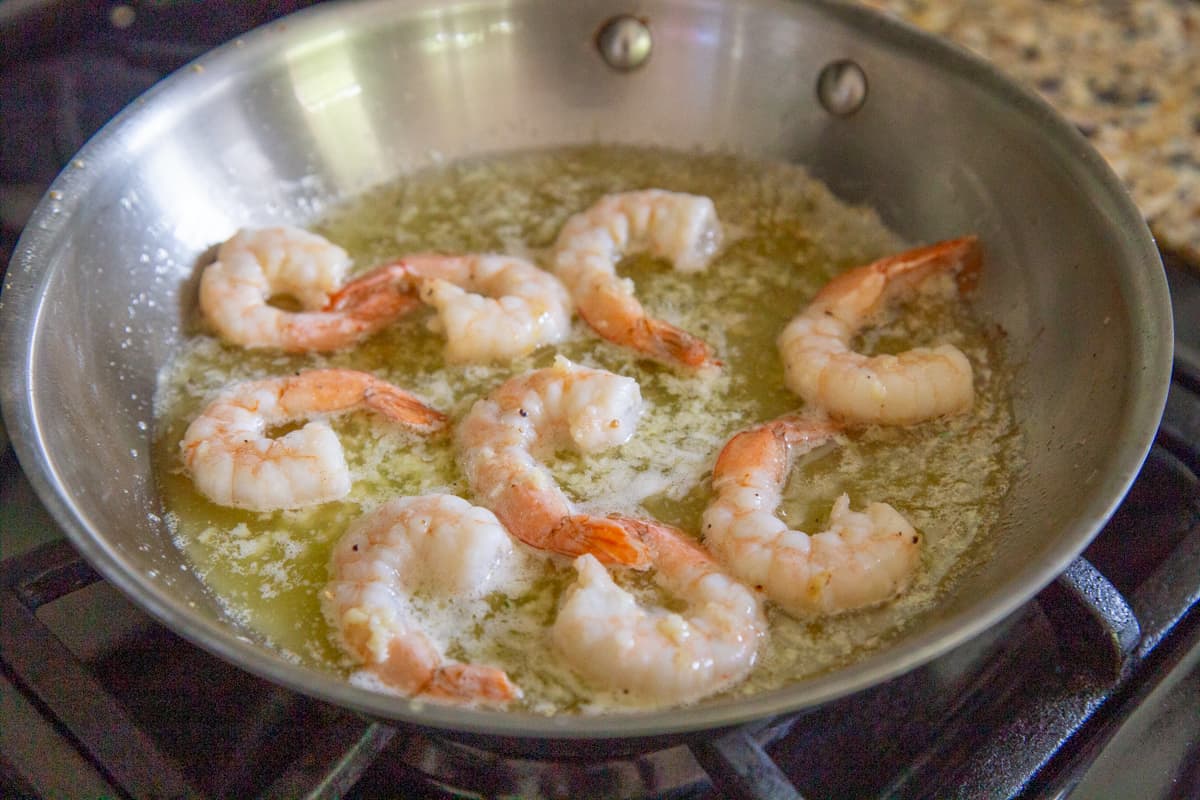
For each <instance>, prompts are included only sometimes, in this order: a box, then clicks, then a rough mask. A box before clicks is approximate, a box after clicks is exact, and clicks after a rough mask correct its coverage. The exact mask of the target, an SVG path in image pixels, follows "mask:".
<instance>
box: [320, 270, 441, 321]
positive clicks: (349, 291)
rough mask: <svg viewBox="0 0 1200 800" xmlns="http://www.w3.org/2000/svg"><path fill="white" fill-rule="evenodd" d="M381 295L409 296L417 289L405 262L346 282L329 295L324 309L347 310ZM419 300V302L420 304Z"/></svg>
mask: <svg viewBox="0 0 1200 800" xmlns="http://www.w3.org/2000/svg"><path fill="white" fill-rule="evenodd" d="M380 296H387V297H393V298H398V297H409V298H412V299H414V300H416V290H415V287H414V286H413V283H412V281H411V279H410V278H409V274H408V270H407V269H406V268H405V267H404V264H403V262H395V263H390V264H384V265H382V266H379V267H376V268H375V269H373V270H371V271H369V272H367V273H365V274H363V275H360V276H358V277H357V278H355V279H354V280H352V281H349V282H347V283H346V284H344V285H343V286H342V287H341V288H340V289H338V290H337V291H336V292H334V293H333V294H331V295H330V296H329V301H328V302H327V303H326V304H325V308H323V309H322V310H323V311H345V310H347V309H353V308H357V307H360V306H362V305H363V304H364V303H367V302H369V301H371V300H372V299H374V298H378V297H380ZM419 302H420V301H419V300H418V301H417V303H418V304H419Z"/></svg>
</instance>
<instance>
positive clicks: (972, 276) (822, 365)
mask: <svg viewBox="0 0 1200 800" xmlns="http://www.w3.org/2000/svg"><path fill="white" fill-rule="evenodd" d="M980 257H981V256H980V250H979V240H978V239H977V238H976V237H974V236H966V237H963V238H961V239H952V240H949V241H945V242H940V243H938V244H934V245H930V246H928V247H920V248H917V249H915V250H909V251H907V252H904V253H900V254H899V255H894V256H890V257H888V258H883V259H880V260H879V261H875V262H873V263H870V264H867V265H865V266H862V267H858V268H857V269H853V270H850V271H849V272H847V273H844V274H842V275H839V276H838V277H836V278H834V279H833V280H832V281H830V282H829V283H828V284H827V285H826V286H825V288H823V289H822V290H821V291H820V292H818V293H817V296H816V297H815V298H813V301H812V302H811V303H810V304H809V306H808V307H807V308H805V309H804V311H803V312H801V313H800V315H799V316H797V317H796V318H795V319H793V320H792V321H791V322H790V323H789V324H788V326H787V327H786V328H785V329H784V331H783V333H782V334H780V336H779V341H778V345H779V349H780V351H781V352H782V354H783V364H784V382H785V383H786V384H787V387H788V388H789V389H791V390H792V391H793V392H795V393H796V394H798V395H800V396H801V397H803V398H804V399H805V400H806V401H807V402H809V403H812V404H814V405H816V406H818V407H820V408H822V409H824V410H825V411H827V412H828V413H829V414H830V415H831V416H833V417H834V418H835V419H838V420H841V421H843V422H849V423H866V424H870V423H882V424H885V425H909V424H913V423H916V422H922V421H924V420H928V419H933V418H935V417H939V416H943V415H946V414H955V413H959V412H962V411H965V410H967V409H968V408H970V407H971V404H972V403H974V401H975V388H974V378H973V376H972V372H971V362H969V361H968V360H967V357H966V356H965V355H963V353H962V352H961V351H960V350H959V349H958V348H956V347H954V346H953V345H946V344H944V345H940V346H938V347H933V348H927V347H918V348H915V349H913V350H909V351H907V352H904V353H901V354H899V355H877V356H865V355H862V354H860V353H856V352H854V351H852V350H851V349H850V341H851V338H852V337H853V336H854V334H855V333H856V332H857V331H858V330H859V329H860V328H862V327H863V326H864V325H866V324H868V323H869V322H870V320H871V318H872V316H874V315H875V314H877V313H878V312H879V311H880V310H882V308H883V307H884V306H885V305H886V303H887V302H888V301H889V300H890V299H891V298H893V297H895V296H896V295H897V294H900V293H902V292H906V291H912V290H913V289H914V288H916V287H917V286H919V285H920V284H922V283H924V282H927V281H928V280H929V279H930V278H931V277H934V276H937V275H950V274H953V275H955V276H956V277H957V279H958V287H959V290H960V291H965V290H967V289H969V288H970V287H971V286H972V285H973V283H974V281H975V280H976V276H977V275H978V272H979V265H980ZM940 285H941V286H948V284H946V283H945V282H942V283H941V284H940ZM934 286H935V288H937V284H934Z"/></svg>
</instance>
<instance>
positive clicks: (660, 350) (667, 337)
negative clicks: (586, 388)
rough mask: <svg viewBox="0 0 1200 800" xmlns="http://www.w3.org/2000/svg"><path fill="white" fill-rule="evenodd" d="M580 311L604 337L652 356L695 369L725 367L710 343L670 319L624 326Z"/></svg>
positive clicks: (587, 321)
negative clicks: (671, 322) (669, 320)
mask: <svg viewBox="0 0 1200 800" xmlns="http://www.w3.org/2000/svg"><path fill="white" fill-rule="evenodd" d="M577 311H578V313H579V316H580V317H581V318H582V319H583V321H584V322H585V323H587V325H588V326H589V327H591V329H592V330H594V331H595V332H596V333H598V334H600V336H602V337H604V338H605V339H608V340H609V341H610V342H613V343H614V344H618V345H622V346H626V347H632V348H633V349H634V350H637V351H638V352H639V353H642V354H643V355H645V356H647V357H648V358H653V359H654V360H656V361H661V362H664V363H667V364H674V365H676V366H682V367H689V368H692V369H698V368H701V367H719V366H721V362H720V361H718V360H717V359H715V358H714V357H713V350H712V348H711V347H709V345H708V343H707V342H705V341H704V340H703V339H701V338H699V337H698V336H693V335H692V334H690V333H688V332H687V331H685V330H682V329H680V328H677V327H675V326H674V325H672V324H670V323H668V322H663V321H662V320H658V319H652V318H650V317H639V318H638V319H637V320H636V321H635V322H634V323H633V324H632V325H631V326H630V327H628V328H623V329H622V327H623V326H615V325H614V323H613V322H612V321H611V320H608V319H602V318H595V317H593V316H590V315H589V314H587V313H586V312H585V310H584V309H583V308H582V307H581V308H579V309H577ZM614 327H617V329H616V330H614V329H613V328H614Z"/></svg>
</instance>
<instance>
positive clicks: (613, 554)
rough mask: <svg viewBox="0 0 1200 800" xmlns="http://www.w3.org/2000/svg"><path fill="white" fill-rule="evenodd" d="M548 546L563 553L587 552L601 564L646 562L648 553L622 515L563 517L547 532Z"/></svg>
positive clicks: (644, 564)
mask: <svg viewBox="0 0 1200 800" xmlns="http://www.w3.org/2000/svg"><path fill="white" fill-rule="evenodd" d="M549 547H550V549H552V550H554V552H556V553H561V554H562V555H566V556H581V555H583V554H584V553H590V554H592V555H593V556H595V557H596V559H597V560H598V561H600V563H602V564H611V565H616V566H623V567H632V568H633V569H646V568H647V567H649V566H650V555H649V553H648V552H647V551H646V545H645V544H644V543H643V542H642V541H641V539H640V538H639V537H638V535H637V532H636V530H631V529H630V527H628V526H627V525H625V524H624V521H623V519H622V518H620V517H617V518H612V517H609V518H605V517H594V516H591V515H589V514H574V515H572V516H569V517H565V518H564V519H563V520H562V522H560V523H559V524H558V526H557V527H556V528H555V529H554V530H553V531H552V532H551V543H550V545H549Z"/></svg>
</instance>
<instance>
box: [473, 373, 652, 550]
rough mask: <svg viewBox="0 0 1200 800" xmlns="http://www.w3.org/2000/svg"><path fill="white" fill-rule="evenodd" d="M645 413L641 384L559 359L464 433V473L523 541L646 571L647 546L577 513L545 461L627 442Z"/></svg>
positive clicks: (476, 411)
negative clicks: (559, 451)
mask: <svg viewBox="0 0 1200 800" xmlns="http://www.w3.org/2000/svg"><path fill="white" fill-rule="evenodd" d="M641 410H642V395H641V392H640V390H639V389H638V385H637V382H636V381H634V380H632V379H631V378H624V377H621V376H620V375H614V374H613V373H611V372H606V371H604V370H599V369H588V368H587V367H580V366H576V365H575V364H572V363H571V362H570V361H568V360H566V359H565V358H563V357H561V356H559V357H558V358H556V359H555V362H554V366H552V367H547V368H545V369H539V370H534V371H533V372H529V373H526V374H524V375H518V376H516V377H514V378H510V379H509V380H508V381H506V382H505V383H503V384H501V385H500V386H499V387H498V388H496V389H495V390H493V391H492V393H491V394H489V395H488V396H487V397H486V398H483V399H481V400H479V401H477V402H476V403H475V405H474V406H473V407H472V408H471V410H470V411H469V412H468V413H467V415H466V417H464V418H463V420H462V422H461V423H460V424H459V426H458V432H457V437H458V439H457V441H458V450H459V454H460V457H461V459H462V465H463V471H464V472H465V473H466V476H467V480H468V481H469V482H470V485H471V489H472V491H473V492H474V493H475V496H476V498H477V499H478V502H480V503H481V504H483V505H484V506H486V507H487V508H490V509H491V510H492V511H494V512H495V513H496V516H497V517H499V518H500V521H501V522H503V523H504V526H505V527H506V528H508V530H509V532H510V533H511V534H512V535H513V536H515V537H517V538H518V539H519V540H521V541H522V542H525V543H526V544H528V545H531V546H533V547H537V548H540V549H543V550H550V551H553V552H555V553H558V554H561V555H567V556H578V555H582V554H584V553H592V554H593V555H595V556H597V557H598V558H600V559H601V560H602V561H605V562H607V563H618V564H628V565H631V566H646V565H647V564H648V563H649V562H648V560H647V557H646V552H645V547H644V546H643V545H642V544H641V542H640V541H639V540H638V538H637V537H636V535H634V534H633V533H631V532H630V531H628V530H627V529H626V528H625V527H624V526H622V525H621V524H620V523H618V522H615V521H613V520H609V519H605V518H603V517H597V516H593V515H589V514H576V513H575V512H574V511H573V509H572V506H571V502H570V501H569V500H568V499H567V497H566V495H565V494H563V491H562V489H560V488H559V487H558V484H557V483H555V481H554V478H553V477H552V476H551V475H550V473H549V471H548V470H547V469H546V468H545V467H544V466H543V465H542V464H541V463H539V461H538V457H539V456H540V455H541V454H553V452H554V451H555V448H558V447H560V446H570V447H574V448H575V449H576V450H578V451H580V452H583V453H592V452H596V451H598V450H603V449H606V448H609V447H614V446H616V445H619V444H623V443H624V442H626V441H627V440H628V439H629V437H630V436H632V435H633V432H634V428H635V427H636V425H637V421H638V417H639V415H640V414H641Z"/></svg>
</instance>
